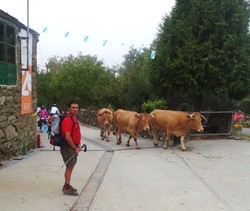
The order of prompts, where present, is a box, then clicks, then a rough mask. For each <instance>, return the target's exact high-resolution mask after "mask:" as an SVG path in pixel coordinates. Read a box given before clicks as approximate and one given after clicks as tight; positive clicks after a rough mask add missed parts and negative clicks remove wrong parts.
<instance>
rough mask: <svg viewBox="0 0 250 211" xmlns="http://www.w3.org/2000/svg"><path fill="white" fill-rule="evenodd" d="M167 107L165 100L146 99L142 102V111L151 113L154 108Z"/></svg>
mask: <svg viewBox="0 0 250 211" xmlns="http://www.w3.org/2000/svg"><path fill="white" fill-rule="evenodd" d="M157 108H158V109H167V102H166V101H165V100H156V101H151V100H148V101H147V102H144V103H143V104H142V111H144V112H147V113H151V112H152V111H153V110H154V109H157Z"/></svg>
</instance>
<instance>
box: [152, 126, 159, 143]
mask: <svg viewBox="0 0 250 211" xmlns="http://www.w3.org/2000/svg"><path fill="white" fill-rule="evenodd" d="M152 135H153V144H154V146H155V147H157V146H158V137H157V131H156V130H153V131H152Z"/></svg>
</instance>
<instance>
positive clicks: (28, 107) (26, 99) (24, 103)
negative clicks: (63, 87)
mask: <svg viewBox="0 0 250 211" xmlns="http://www.w3.org/2000/svg"><path fill="white" fill-rule="evenodd" d="M19 35H20V37H27V32H26V31H25V30H23V29H21V32H20V34H19ZM27 49H28V48H27V40H26V39H21V70H22V90H21V114H28V113H32V112H33V109H32V77H31V76H32V34H29V59H27V58H28V53H27Z"/></svg>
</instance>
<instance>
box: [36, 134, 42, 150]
mask: <svg viewBox="0 0 250 211" xmlns="http://www.w3.org/2000/svg"><path fill="white" fill-rule="evenodd" d="M36 138H37V139H36V147H37V148H40V147H41V137H40V134H37V136H36Z"/></svg>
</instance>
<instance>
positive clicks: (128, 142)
mask: <svg viewBox="0 0 250 211" xmlns="http://www.w3.org/2000/svg"><path fill="white" fill-rule="evenodd" d="M131 138H132V136H129V138H128V140H127V143H126V146H127V147H130V139H131Z"/></svg>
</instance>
